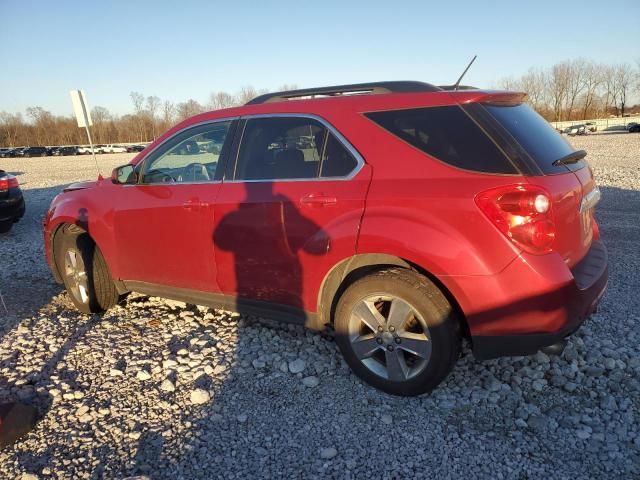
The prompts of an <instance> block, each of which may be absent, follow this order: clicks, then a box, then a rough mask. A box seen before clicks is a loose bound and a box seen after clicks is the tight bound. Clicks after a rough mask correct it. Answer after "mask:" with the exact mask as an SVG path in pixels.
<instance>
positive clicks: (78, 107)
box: [69, 90, 93, 128]
mask: <svg viewBox="0 0 640 480" xmlns="http://www.w3.org/2000/svg"><path fill="white" fill-rule="evenodd" d="M69 93H70V94H71V103H72V104H73V111H74V112H75V114H76V120H77V121H78V127H80V128H83V127H87V126H89V127H90V126H92V125H93V122H92V121H91V114H90V113H89V104H88V103H87V97H86V96H85V95H84V90H71V92H69Z"/></svg>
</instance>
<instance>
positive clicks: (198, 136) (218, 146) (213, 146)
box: [141, 121, 231, 184]
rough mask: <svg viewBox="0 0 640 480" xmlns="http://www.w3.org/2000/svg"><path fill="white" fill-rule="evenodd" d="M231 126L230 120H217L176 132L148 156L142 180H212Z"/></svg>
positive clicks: (146, 181) (161, 181)
mask: <svg viewBox="0 0 640 480" xmlns="http://www.w3.org/2000/svg"><path fill="white" fill-rule="evenodd" d="M230 126H231V122H230V121H228V122H217V123H212V124H208V125H201V126H198V127H194V128H192V129H189V130H186V131H184V132H181V133H179V134H177V135H176V136H175V137H174V138H173V139H172V140H170V141H169V142H167V144H166V146H165V147H164V148H161V149H159V150H157V151H156V152H152V153H151V154H150V155H149V157H147V159H146V160H145V163H144V165H143V168H142V180H141V183H145V184H149V183H199V182H212V181H214V179H215V178H216V171H217V169H218V160H219V158H220V154H221V152H222V147H223V145H224V142H225V140H226V139H227V134H228V132H229V127H230Z"/></svg>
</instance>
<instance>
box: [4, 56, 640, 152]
mask: <svg viewBox="0 0 640 480" xmlns="http://www.w3.org/2000/svg"><path fill="white" fill-rule="evenodd" d="M495 86H496V87H497V88H502V89H507V90H517V91H523V92H526V93H527V94H528V97H527V102H528V103H529V104H530V105H531V106H532V107H533V108H534V109H535V110H536V111H538V113H540V114H541V115H542V116H543V117H544V118H546V119H547V120H549V121H562V120H586V119H590V118H602V117H607V116H609V115H615V116H624V115H625V114H626V113H628V112H630V111H637V112H640V106H638V105H634V106H632V107H630V106H629V105H628V103H629V102H630V101H631V100H632V99H633V98H634V95H636V94H640V60H638V61H637V65H636V66H635V67H633V66H631V65H630V64H616V65H608V64H600V63H595V62H591V61H589V60H585V59H575V60H566V61H564V62H560V63H557V64H555V65H553V66H551V67H549V68H539V67H533V68H531V69H530V70H529V71H528V72H527V73H525V74H524V75H522V76H521V77H519V78H514V77H507V78H503V79H502V80H500V81H498V82H497V84H496V85H495ZM294 88H296V86H295V85H282V86H281V87H280V88H279V89H278V90H291V89H294ZM266 92H267V90H256V89H255V88H254V87H252V86H247V87H243V88H242V89H241V90H240V91H239V92H237V93H235V94H230V93H228V92H224V91H221V92H213V93H211V94H210V95H209V99H208V101H207V102H205V103H200V102H198V101H196V100H194V99H189V100H187V101H186V102H180V103H173V102H171V101H169V100H162V99H160V98H159V97H157V96H155V95H151V96H144V95H143V94H142V93H139V92H131V94H130V97H131V103H132V107H133V111H132V113H129V114H126V115H122V116H119V115H116V114H113V113H111V112H110V111H109V110H108V109H107V108H105V107H101V106H97V107H94V108H93V109H92V110H91V118H92V120H93V127H91V132H92V136H93V141H94V143H96V144H101V143H135V142H148V141H151V140H154V139H155V138H157V137H158V136H159V135H160V134H161V133H162V132H164V131H165V130H167V129H168V128H170V127H172V126H173V125H175V124H176V123H178V122H180V121H182V120H184V119H185V118H188V117H190V116H192V115H195V114H197V113H201V112H205V111H208V110H218V109H221V108H228V107H233V106H238V105H243V104H245V103H246V102H248V101H249V100H251V99H252V98H254V97H256V96H257V95H260V94H263V93H266ZM25 113H26V117H25V116H23V115H22V114H21V113H8V112H4V111H3V112H0V146H4V147H7V146H8V147H12V146H24V145H33V146H41V145H83V144H86V134H85V132H84V130H82V129H79V128H78V127H77V124H76V120H75V118H74V117H73V116H71V115H70V116H64V115H53V114H52V113H51V112H49V111H47V110H45V109H44V108H42V107H29V108H27V109H26V112H25Z"/></svg>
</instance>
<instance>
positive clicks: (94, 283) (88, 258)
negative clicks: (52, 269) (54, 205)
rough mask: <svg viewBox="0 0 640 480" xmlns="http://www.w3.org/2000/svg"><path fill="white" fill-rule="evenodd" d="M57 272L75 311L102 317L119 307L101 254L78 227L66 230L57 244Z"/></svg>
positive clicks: (60, 235)
mask: <svg viewBox="0 0 640 480" xmlns="http://www.w3.org/2000/svg"><path fill="white" fill-rule="evenodd" d="M54 248H55V258H56V265H57V267H58V271H59V272H60V276H61V277H62V280H63V282H64V285H65V287H66V289H67V293H68V294H69V297H70V298H71V301H72V302H73V304H74V305H75V307H76V308H77V309H78V310H80V311H81V312H83V313H99V312H104V311H105V310H108V309H109V308H111V307H113V306H114V305H115V304H116V303H118V299H119V295H118V291H117V290H116V287H115V284H114V283H113V279H112V278H111V274H110V273H109V268H108V266H107V263H106V262H105V260H104V257H103V256H102V252H100V249H99V248H98V246H97V245H96V244H95V243H94V241H93V240H92V239H91V237H89V234H88V233H87V232H85V231H84V230H82V229H81V228H79V227H76V226H74V225H69V226H66V227H63V230H62V232H61V233H59V234H58V235H56V241H55V243H54Z"/></svg>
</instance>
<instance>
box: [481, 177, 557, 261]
mask: <svg viewBox="0 0 640 480" xmlns="http://www.w3.org/2000/svg"><path fill="white" fill-rule="evenodd" d="M475 200H476V204H477V205H478V207H479V208H480V210H482V212H483V213H484V214H485V215H486V216H487V217H488V218H489V220H491V222H492V223H493V224H494V225H495V226H496V227H497V228H498V230H500V231H501V232H502V233H503V234H504V235H506V236H507V237H508V238H509V239H510V240H511V241H512V242H513V243H515V244H516V245H517V246H519V247H520V248H522V249H523V250H525V251H527V252H529V253H533V254H535V255H542V254H545V253H549V252H551V251H552V250H553V241H554V239H555V236H556V226H555V223H554V220H553V209H552V205H551V196H550V195H549V193H547V191H546V190H545V189H543V188H541V187H538V186H535V185H508V186H504V187H498V188H493V189H491V190H487V191H484V192H482V193H479V194H478V195H476V199H475Z"/></svg>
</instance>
